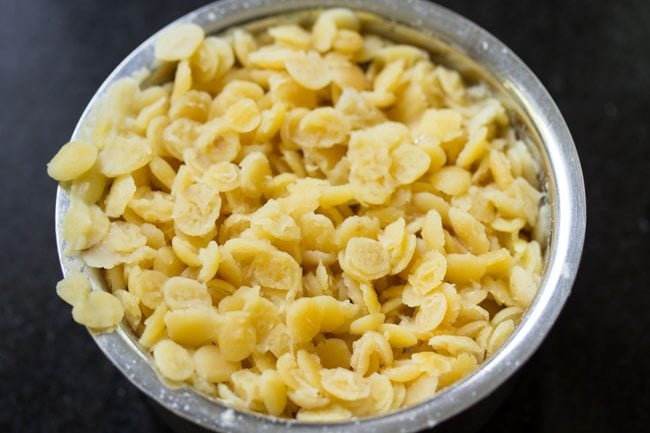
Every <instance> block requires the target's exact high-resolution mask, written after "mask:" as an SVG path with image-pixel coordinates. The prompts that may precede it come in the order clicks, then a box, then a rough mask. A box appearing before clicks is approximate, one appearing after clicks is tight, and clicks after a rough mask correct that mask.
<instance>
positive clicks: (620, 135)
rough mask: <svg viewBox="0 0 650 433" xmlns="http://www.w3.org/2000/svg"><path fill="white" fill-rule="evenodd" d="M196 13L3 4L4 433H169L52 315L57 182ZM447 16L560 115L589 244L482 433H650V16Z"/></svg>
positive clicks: (634, 9)
mask: <svg viewBox="0 0 650 433" xmlns="http://www.w3.org/2000/svg"><path fill="white" fill-rule="evenodd" d="M203 3H204V2H202V1H178V0H177V1H174V0H164V1H163V0H158V1H126V0H124V1H117V0H113V1H108V0H105V1H88V0H76V1H73V0H0V188H1V191H2V193H1V199H0V266H1V270H0V431H2V432H34V433H36V432H38V433H54V432H91V431H92V432H123V433H127V432H143V433H144V432H168V430H167V428H166V427H165V425H164V424H163V422H162V421H160V419H159V418H158V416H157V415H156V414H155V413H154V412H153V410H152V409H151V407H150V406H149V405H148V403H147V402H146V399H145V397H144V396H143V395H142V394H140V392H139V391H137V390H136V389H135V388H134V387H133V386H131V385H130V384H129V382H127V380H126V379H124V378H123V377H122V376H121V375H120V373H119V372H118V371H117V370H116V369H115V368H114V367H113V366H112V365H111V364H110V363H109V362H108V361H107V360H106V359H104V357H103V356H102V354H101V353H100V352H99V350H98V349H97V347H95V345H94V343H93V342H92V341H91V339H90V338H89V336H88V335H87V334H86V332H85V330H84V329H82V328H81V327H79V326H78V325H75V324H74V323H73V322H72V320H71V317H70V309H69V307H68V306H66V305H65V304H64V303H63V302H61V301H59V300H58V299H57V298H56V295H55V293H54V285H55V282H56V281H57V280H58V279H59V278H60V273H59V268H58V262H57V258H56V254H55V245H54V231H53V222H52V221H53V213H54V193H55V188H56V185H55V183H54V182H53V181H51V180H50V179H48V178H47V177H46V175H45V164H46V162H47V161H48V160H49V159H50V157H51V156H52V155H53V154H54V152H55V151H56V150H57V148H58V147H59V146H60V145H61V144H62V143H64V142H65V141H67V138H68V137H69V136H70V133H71V132H72V128H73V126H74V125H75V123H76V119H77V118H78V116H79V115H80V114H81V111H82V109H83V107H84V106H85V105H86V103H87V102H88V100H89V99H90V97H91V96H92V95H93V93H94V92H95V90H96V88H97V87H98V85H99V84H100V83H101V82H102V81H103V79H104V78H105V77H106V76H107V75H108V73H109V72H110V71H111V70H112V69H113V68H114V67H115V66H116V65H117V64H118V62H119V61H120V60H121V59H122V58H123V57H124V56H126V55H127V54H128V53H129V52H130V51H131V50H132V49H133V48H135V47H136V46H137V45H138V44H139V43H140V42H141V41H142V40H144V39H145V38H146V37H148V36H149V35H150V34H151V33H152V32H154V31H155V30H157V29H158V28H160V27H161V26H163V25H164V24H165V23H167V22H169V21H171V20H172V19H174V18H176V17H178V16H180V15H181V14H184V13H186V12H188V11H189V10H191V9H194V8H195V7H197V6H199V5H201V4H203ZM441 3H442V4H444V5H446V6H448V7H449V8H451V9H453V10H455V11H457V12H460V13H461V14H463V15H465V16H467V17H468V18H470V19H472V20H474V21H475V22H477V23H478V24H479V25H481V26H483V27H484V28H486V29H487V30H488V31H490V32H492V33H493V34H495V35H496V36H497V37H499V38H500V39H501V40H502V41H504V42H505V43H506V44H507V45H508V46H509V47H510V48H512V49H513V50H514V51H515V52H516V53H517V54H518V55H519V56H520V57H521V58H522V59H523V60H524V61H525V62H526V63H527V64H528V65H529V66H530V67H531V69H532V70H533V71H534V72H535V73H536V74H537V75H538V77H539V78H540V79H541V81H542V82H543V83H544V84H545V85H546V86H547V88H548V90H549V91H550V93H551V94H552V95H553V97H554V98H555V100H556V101H557V103H558V105H559V107H560V109H561V111H562V112H563V114H564V116H565V117H566V120H567V122H568V124H569V127H570V129H571V131H572V133H573V136H574V139H575V142H576V145H577V148H578V151H579V154H580V157H581V160H582V165H583V170H584V175H585V181H586V186H587V198H588V229H587V240H586V245H585V252H584V256H583V260H582V266H581V269H580V272H579V275H578V279H577V282H576V284H575V287H574V291H573V294H572V296H571V298H570V299H569V301H568V303H567V305H566V308H565V309H564V312H563V313H562V315H561V317H560V319H559V320H558V322H557V324H556V325H555V327H554V328H553V331H552V332H551V333H550V335H549V336H548V338H547V339H546V341H545V343H544V344H543V345H542V347H541V348H540V350H539V351H538V352H537V353H536V355H535V356H534V357H533V358H532V359H531V360H530V362H528V363H527V364H526V365H525V366H524V367H523V368H522V371H521V375H520V377H519V379H518V380H517V381H516V383H515V386H514V389H513V391H512V393H511V394H510V396H509V397H508V398H507V399H506V401H505V403H504V404H503V406H502V407H501V409H499V411H498V412H497V413H496V414H495V416H494V417H493V418H492V419H491V420H490V421H489V422H488V423H487V424H486V425H485V427H484V429H483V430H482V431H483V432H540V433H541V432H571V433H578V432H589V433H593V432H641V431H648V428H649V427H648V426H650V415H649V414H650V404H649V401H650V358H649V355H650V337H649V327H650V326H649V325H650V320H649V318H648V317H649V316H650V287H649V285H650V260H649V259H650V247H649V245H650V235H649V234H648V231H649V222H648V219H649V218H650V215H649V214H650V192H649V188H648V181H647V179H648V176H649V175H650V144H649V143H648V141H649V140H650V126H649V120H650V2H649V1H648V0H629V1H625V0H621V1H596V0H582V1H560V0H557V1H541V0H526V1H524V0H519V1H514V0H509V1H505V0H504V1H497V0H484V1H476V2H473V1H469V0H463V1H452V0H444V1H441Z"/></svg>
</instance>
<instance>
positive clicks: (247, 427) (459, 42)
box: [55, 0, 586, 433]
mask: <svg viewBox="0 0 650 433" xmlns="http://www.w3.org/2000/svg"><path fill="white" fill-rule="evenodd" d="M327 7H347V8H351V9H356V10H361V11H367V12H371V13H376V14H378V15H380V16H382V17H384V18H388V19H390V20H393V21H396V22H398V23H401V24H405V25H407V26H410V27H413V28H415V27H420V29H418V30H421V31H424V32H430V33H432V34H433V35H434V36H435V37H437V38H440V39H442V40H444V41H445V42H446V43H448V44H449V45H451V46H452V47H453V48H454V49H456V50H458V51H460V52H461V53H463V54H464V55H466V56H467V57H469V58H470V59H472V60H473V61H475V62H476V63H478V64H480V65H481V66H482V67H484V68H485V69H486V70H487V71H488V72H489V73H490V74H492V75H493V76H496V77H498V78H499V79H500V81H501V83H502V85H503V86H504V87H505V88H506V89H507V91H508V92H510V93H511V96H514V97H515V99H516V100H517V101H518V102H519V104H521V105H522V106H523V108H524V110H525V113H526V115H527V116H528V118H529V119H530V121H531V122H532V124H533V126H534V127H535V129H536V132H537V133H538V135H539V138H540V140H539V141H540V143H539V144H540V146H541V149H540V150H541V152H542V153H543V157H544V158H545V159H546V160H547V167H546V168H547V176H548V193H549V196H550V199H551V200H550V205H551V212H552V215H551V238H550V243H549V252H548V254H547V262H546V266H545V270H544V274H543V278H542V282H541V284H540V288H539V290H538V293H537V295H536V298H535V300H534V301H533V304H532V305H531V306H529V308H528V310H527V312H526V314H525V316H524V317H523V318H522V321H521V323H520V324H519V325H518V326H517V327H516V329H515V331H514V333H513V334H512V335H511V336H510V338H509V339H508V341H506V342H505V343H504V345H503V346H502V347H501V348H500V349H499V350H498V351H497V352H496V353H495V354H493V355H492V356H491V357H490V358H489V359H487V360H486V361H485V362H484V363H483V364H481V365H480V366H479V368H477V369H476V370H475V371H474V372H473V373H471V374H470V375H468V376H467V377H465V378H463V379H462V380H460V381H459V382H457V383H455V384H454V385H452V386H450V387H448V388H446V389H444V390H442V391H441V392H440V393H438V394H436V395H435V396H434V397H433V398H431V399H429V400H426V401H424V402H422V403H420V404H418V405H415V406H411V407H408V408H404V409H401V410H398V411H395V412H390V413H388V414H385V415H380V416H375V417H369V418H363V419H358V420H351V421H346V422H340V423H305V422H299V421H296V420H287V419H280V418H274V417H270V416H267V415H262V414H256V413H250V412H243V411H239V410H236V409H234V408H231V407H227V406H225V405H223V404H220V403H218V402H215V401H214V400H211V399H208V398H206V397H204V396H202V395H200V394H198V393H196V392H194V391H193V390H192V389H191V388H189V387H181V388H178V389H171V388H168V386H167V385H165V384H164V383H163V382H162V381H161V380H160V378H159V377H158V375H157V374H156V373H155V371H154V369H153V367H152V366H151V364H150V361H149V359H148V357H147V355H145V353H144V351H143V350H142V349H141V348H140V347H139V346H138V345H137V343H136V341H135V340H134V339H133V337H132V336H131V335H130V332H129V331H128V330H126V328H125V327H124V326H120V327H119V328H118V329H117V331H116V332H112V333H105V334H95V333H91V335H92V338H93V339H94V340H95V342H96V343H97V345H98V346H99V347H100V349H101V350H102V351H103V352H104V354H105V355H106V356H107V357H108V358H109V359H110V360H111V362H113V364H114V365H115V366H116V367H117V368H118V369H119V370H120V371H121V372H122V373H123V374H124V375H125V376H126V377H127V378H128V379H129V380H130V381H131V382H132V383H133V384H134V385H135V386H137V387H138V388H139V389H140V390H141V391H143V392H144V393H145V394H147V395H148V396H149V397H151V398H152V399H153V400H155V401H156V402H158V403H159V404H161V405H162V406H163V407H164V408H166V409H167V410H169V411H171V412H172V413H174V414H175V415H177V416H180V417H182V418H184V419H186V420H188V421H191V422H193V423H196V424H198V425H199V426H201V427H203V428H206V429H209V430H215V431H216V430H217V429H218V430H224V431H231V432H237V433H239V432H241V433H244V432H248V431H260V432H262V431H263V432H270V433H276V432H277V433H280V432H283V431H285V429H287V428H291V430H293V431H296V432H315V431H323V432H324V431H327V432H343V431H345V430H347V429H349V428H350V426H352V425H353V426H355V428H359V429H360V430H361V431H368V432H370V431H372V432H376V433H384V432H385V433H388V432H395V431H399V432H404V433H407V432H412V431H417V430H420V429H423V428H431V427H433V426H435V425H437V424H438V423H440V422H442V421H444V420H447V419H449V418H451V417H453V416H455V415H457V414H458V413H460V412H462V411H463V410H465V409H467V408H468V407H470V406H472V405H473V404H475V403H477V402H478V401H479V400H481V399H483V398H485V397H487V396H488V395H489V394H490V393H491V392H493V391H494V390H495V389H496V388H497V387H498V386H499V385H500V384H502V383H503V382H504V381H505V380H506V379H508V378H509V377H510V376H511V375H512V374H514V372H515V371H516V370H517V369H518V368H519V367H520V366H521V365H522V364H523V363H524V362H525V361H526V360H527V359H528V358H529V357H530V356H531V355H532V354H533V353H534V351H535V350H536V349H537V348H538V346H539V345H540V344H541V342H542V340H543V339H544V337H545V336H546V334H547V333H548V332H549V330H550V329H551V327H552V326H553V324H554V322H555V320H556V319H557V316H558V314H559V313H560V310H561V309H562V307H563V305H564V303H565V302H566V299H567V297H568V296H569V294H570V291H571V286H572V285H573V282H574V280H575V277H576V273H577V270H578V265H579V262H580V256H581V253H582V247H583V243H584V237H585V229H586V198H585V189H584V180H583V177H582V170H581V167H580V161H579V159H578V154H577V151H576V148H575V145H574V143H573V140H572V138H571V134H570V132H569V129H568V127H567V125H566V123H565V121H564V119H563V117H562V115H561V113H560V111H559V109H558V107H557V106H556V104H555V102H554V101H553V99H552V98H551V96H550V95H549V93H548V92H547V90H546V89H545V88H544V86H543V85H542V84H541V82H540V81H539V80H538V79H537V77H536V76H535V75H534V74H533V73H532V72H531V70H530V69H529V68H528V67H527V66H526V65H525V64H524V63H523V62H522V61H521V60H520V59H519V58H518V57H517V56H516V55H515V54H514V53H513V52H512V51H511V50H510V49H508V48H507V47H506V46H505V45H504V44H503V43H502V42H500V41H499V40H498V39H497V38H495V37H494V36H492V35H491V34H490V33H488V32H487V31H486V30H484V29H482V28H481V27H479V26H478V25H476V24H474V23H473V22H471V21H469V20H468V19H466V18H464V17H462V16H460V15H458V14H457V13H455V12H452V11H450V10H448V9H446V8H444V7H442V6H440V5H437V4H435V3H431V2H425V1H423V0H401V1H400V0H369V1H366V0H281V1H277V0H245V1H240V0H222V1H218V2H214V3H211V4H208V5H205V6H203V7H201V8H198V9H196V10H194V11H192V12H190V13H188V14H186V15H184V16H182V17H181V18H179V19H177V20H175V21H173V22H172V23H170V24H168V25H167V26H165V27H164V28H167V27H168V26H170V25H173V24H177V23H181V22H194V23H196V24H199V25H201V26H203V27H204V28H206V32H213V31H215V29H219V30H224V29H227V28H229V27H232V26H234V25H237V24H241V23H244V22H247V21H250V20H253V19H261V18H264V17H268V16H270V15H275V14H283V13H289V12H292V11H299V10H305V9H313V8H327ZM422 27H425V28H424V29H422ZM164 28H163V29H164ZM160 31H162V29H161V30H159V31H158V32H156V33H155V34H154V35H152V36H151V37H149V38H148V39H147V40H146V41H145V42H143V43H142V44H141V45H140V46H138V47H137V48H136V49H135V50H134V51H132V52H131V53H130V54H129V55H128V56H127V57H126V58H125V59H124V60H123V61H122V62H121V63H120V64H119V65H118V66H117V67H116V68H115V69H114V70H113V72H112V73H111V74H110V75H109V76H108V78H107V79H106V80H105V81H104V83H103V84H102V85H101V86H100V87H99V89H98V90H97V92H96V93H95V95H94V96H93V98H92V99H91V100H90V102H89V103H88V106H87V107H86V109H85V110H84V112H83V114H82V115H81V117H80V118H79V121H78V123H77V125H76V127H75V129H74V132H73V134H72V137H71V139H76V138H80V137H81V136H83V134H84V132H85V131H84V129H85V128H86V127H87V125H86V123H87V120H88V118H89V116H90V115H91V111H92V109H93V108H94V107H95V106H96V105H97V102H98V101H99V100H100V99H101V97H102V96H103V94H104V93H105V91H106V89H107V87H108V86H109V85H110V84H112V83H113V82H115V81H116V80H118V79H120V78H122V77H125V76H129V75H132V74H133V73H134V72H136V71H138V70H140V69H142V68H149V67H151V65H152V60H153V46H154V42H155V39H156V38H157V36H158V35H159V34H160ZM68 206H69V197H68V195H67V192H66V191H65V190H64V189H63V188H61V187H59V188H58V189H57V195H56V213H55V227H56V240H57V249H58V253H59V258H60V262H61V267H62V270H63V273H64V275H65V274H67V273H68V272H70V271H73V270H79V269H82V270H83V271H84V272H87V273H88V274H89V276H90V277H91V282H92V283H93V287H98V286H102V285H105V284H104V283H103V282H102V281H100V279H99V277H98V275H97V273H96V272H95V273H94V274H93V273H92V272H91V271H90V270H89V269H87V268H85V266H84V265H83V263H81V261H80V260H79V259H77V258H74V257H67V256H65V255H64V253H63V251H64V248H65V244H64V242H63V240H62V221H63V215H64V214H65V211H66V210H67V208H68ZM542 319H543V320H542Z"/></svg>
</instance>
